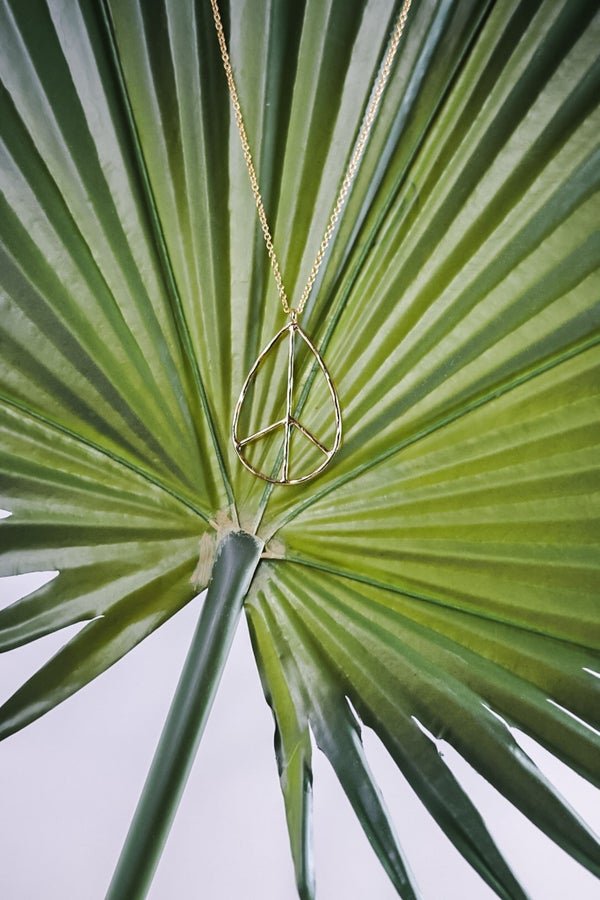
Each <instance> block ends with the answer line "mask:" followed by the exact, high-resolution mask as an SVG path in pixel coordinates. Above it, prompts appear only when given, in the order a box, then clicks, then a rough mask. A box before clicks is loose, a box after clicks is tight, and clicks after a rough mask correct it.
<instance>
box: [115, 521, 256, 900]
mask: <svg viewBox="0 0 600 900" xmlns="http://www.w3.org/2000/svg"><path fill="white" fill-rule="evenodd" d="M262 548H263V544H262V542H261V541H260V540H258V539H257V538H255V537H253V536H252V535H249V534H246V533H245V532H230V533H229V534H227V535H226V536H225V537H224V538H223V540H222V541H221V543H220V545H219V547H218V548H217V553H216V557H215V562H214V565H213V570H212V577H211V581H210V583H209V586H208V592H207V595H206V599H205V601H204V604H203V606H202V611H201V613H200V618H199V620H198V625H197V627H196V631H195V633H194V636H193V638H192V642H191V645H190V649H189V651H188V655H187V659H186V661H185V664H184V667H183V671H182V673H181V677H180V679H179V683H178V685H177V688H176V691H175V695H174V697H173V701H172V703H171V708H170V710H169V714H168V716H167V719H166V722H165V725H164V728H163V732H162V734H161V737H160V740H159V743H158V747H157V749H156V753H155V755H154V759H153V761H152V765H151V766H150V771H149V773H148V776H147V778H146V783H145V785H144V788H143V791H142V795H141V797H140V800H139V802H138V806H137V809H136V811H135V814H134V817H133V820H132V823H131V826H130V828H129V832H128V834H127V837H126V839H125V844H124V846H123V850H122V852H121V856H120V858H119V861H118V863H117V868H116V870H115V873H114V876H113V879H112V881H111V884H110V886H109V889H108V893H107V895H106V900H142V898H143V897H145V896H146V893H147V891H148V889H149V887H150V883H151V881H152V877H153V875H154V872H155V870H156V867H157V865H158V862H159V859H160V855H161V852H162V849H163V847H164V844H165V842H166V839H167V836H168V833H169V829H170V827H171V824H172V821H173V818H174V816H175V812H176V810H177V806H178V805H179V800H180V799H181V795H182V793H183V790H184V788H185V784H186V782H187V778H188V775H189V773H190V770H191V767H192V763H193V761H194V758H195V755H196V751H197V749H198V745H199V743H200V738H201V737H202V733H203V731H204V726H205V724H206V720H207V718H208V714H209V712H210V710H211V707H212V703H213V700H214V697H215V694H216V691H217V687H218V685H219V681H220V680H221V675H222V672H223V669H224V667H225V662H226V660H227V657H228V655H229V650H230V648H231V644H232V641H233V637H234V634H235V630H236V626H237V623H238V620H239V618H240V614H241V611H242V604H243V601H244V597H245V596H246V593H247V591H248V588H249V586H250V583H251V581H252V577H253V575H254V572H255V570H256V567H257V565H258V561H259V559H260V554H261V552H262Z"/></svg>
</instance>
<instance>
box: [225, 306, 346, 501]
mask: <svg viewBox="0 0 600 900" xmlns="http://www.w3.org/2000/svg"><path fill="white" fill-rule="evenodd" d="M286 337H287V355H286V356H285V357H284V358H283V359H282V354H281V349H282V346H281V345H282V344H284V343H285V339H286ZM276 356H277V357H279V361H278V360H277V359H276V358H275V357H276ZM299 357H303V359H302V363H301V364H302V368H303V370H305V371H306V370H308V369H312V374H311V376H310V384H308V386H307V381H308V379H306V380H305V383H304V384H301V385H300V388H301V389H300V391H299V392H298V393H299V395H300V396H302V388H304V392H305V397H304V402H303V404H302V406H301V410H302V411H301V413H297V416H298V417H297V418H296V416H295V415H294V413H295V411H296V408H297V407H296V406H295V405H294V404H295V403H297V402H298V398H297V397H296V396H295V395H296V393H297V392H296V390H295V387H296V385H295V380H296V379H295V372H296V368H297V366H298V364H299V363H298V358H299ZM311 362H313V363H314V362H316V363H317V365H316V366H314V365H312V366H310V363H311ZM282 369H283V371H282ZM260 370H263V372H264V370H267V371H266V372H264V374H265V378H264V379H263V384H262V392H261V385H259V381H260V375H262V373H261V372H260ZM282 382H285V397H282V408H281V409H279V410H277V405H276V404H275V405H273V404H272V403H271V402H270V398H272V397H273V394H274V392H275V391H281V388H282V387H283V384H282ZM251 394H252V396H251ZM265 408H266V410H267V414H270V413H271V412H272V410H273V409H275V414H274V415H273V420H272V421H270V422H268V423H267V424H264V423H263V421H260V419H261V417H260V415H259V416H258V417H257V415H256V410H257V409H259V410H263V409H265ZM245 412H247V413H248V415H247V416H246V417H245V415H244V414H245ZM245 418H246V421H244V419H245ZM257 419H258V420H257ZM241 422H243V427H242V426H241V424H240V423H241ZM257 426H258V427H257ZM244 431H245V434H244ZM232 439H233V446H234V447H235V452H236V453H237V455H238V456H239V458H240V460H241V461H242V463H243V464H244V466H245V467H246V468H247V469H248V471H250V472H252V474H253V475H256V476H257V477H258V478H263V479H264V480H265V481H270V482H271V483H273V484H290V485H291V484H302V482H304V481H308V480H309V479H310V478H314V477H315V476H316V475H319V474H320V473H321V472H322V471H323V469H325V467H326V466H328V465H329V463H330V462H331V460H332V458H333V456H334V455H335V453H336V452H337V451H338V449H339V447H340V444H341V441H342V415H341V412H340V404H339V400H338V396H337V393H336V390H335V387H334V385H333V382H332V380H331V376H330V375H329V372H328V371H327V368H326V366H325V363H324V362H323V359H322V357H321V355H320V353H319V352H318V350H317V349H316V348H315V346H314V345H313V343H312V341H311V340H310V338H309V337H308V336H307V334H306V333H305V332H304V331H303V330H302V328H300V325H299V324H298V322H297V320H296V317H295V316H292V319H291V321H290V322H289V323H288V324H287V325H284V326H283V328H281V329H280V330H279V331H278V332H277V334H276V335H275V337H274V338H272V340H271V341H269V343H268V344H267V346H266V347H265V348H264V350H262V352H261V353H260V354H259V356H258V357H257V359H256V362H255V363H254V365H253V366H252V368H251V369H250V371H249V372H248V375H247V377H246V380H245V381H244V384H243V387H242V390H241V393H240V396H239V400H238V402H237V404H236V407H235V412H234V415H233V424H232Z"/></svg>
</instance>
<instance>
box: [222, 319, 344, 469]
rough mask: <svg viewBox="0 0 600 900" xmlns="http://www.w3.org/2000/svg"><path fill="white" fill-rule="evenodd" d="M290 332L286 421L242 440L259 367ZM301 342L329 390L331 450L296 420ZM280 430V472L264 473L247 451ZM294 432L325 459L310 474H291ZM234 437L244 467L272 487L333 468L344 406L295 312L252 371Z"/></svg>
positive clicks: (240, 402) (235, 421)
mask: <svg viewBox="0 0 600 900" xmlns="http://www.w3.org/2000/svg"><path fill="white" fill-rule="evenodd" d="M286 333H287V335H288V354H287V387H286V406H285V415H284V416H283V418H281V419H278V420H277V421H276V422H272V423H271V424H270V425H267V426H266V427H264V428H261V429H260V430H259V431H255V432H254V433H253V434H249V435H246V436H245V437H241V436H240V434H239V420H240V413H241V411H242V408H243V406H244V401H245V400H246V396H247V394H248V390H249V389H250V387H251V385H252V384H253V382H254V381H255V379H256V376H257V373H258V370H259V368H260V367H261V365H262V364H263V363H264V361H265V360H266V358H267V357H268V355H269V354H270V353H271V352H272V351H273V350H274V349H275V348H276V345H277V343H278V342H279V341H280V340H281V339H282V338H284V335H285V334H286ZM298 339H300V340H301V341H303V342H304V344H305V345H306V346H307V348H308V350H309V351H310V353H311V354H312V356H313V357H314V359H315V360H316V362H317V364H318V366H319V369H320V371H321V374H322V375H323V377H324V379H325V384H326V385H327V388H328V394H329V399H330V401H331V407H332V413H333V419H334V421H335V437H334V439H333V444H332V446H331V447H329V448H328V447H327V446H326V445H325V443H323V441H322V440H319V438H318V437H316V436H315V435H314V434H313V433H312V431H311V430H310V429H309V428H307V427H305V426H304V425H303V424H302V422H300V421H299V419H296V418H295V417H294V415H293V411H294V407H293V400H294V363H295V343H296V341H297V340H298ZM279 429H281V430H282V431H283V442H282V449H283V453H281V451H280V453H279V456H278V466H277V468H276V470H275V471H274V472H272V473H271V474H267V473H266V472H261V471H260V469H258V468H256V466H254V465H253V464H252V463H251V462H250V460H249V459H248V456H247V454H246V453H245V450H246V448H248V447H249V445H250V444H253V443H254V442H256V441H260V440H261V439H262V438H264V437H266V436H267V435H269V434H272V432H275V431H277V430H279ZM294 429H297V431H298V432H299V433H301V434H302V435H304V437H305V438H306V439H307V440H308V441H310V442H311V443H312V444H313V445H314V447H316V448H317V449H318V450H319V451H320V455H321V456H322V457H323V458H322V460H321V461H320V462H319V463H318V464H317V465H316V466H315V467H314V468H312V469H311V470H310V471H308V472H304V473H300V472H297V473H292V471H291V469H292V468H293V467H292V465H291V459H290V440H291V437H292V433H293V431H294ZM231 436H232V440H233V446H234V447H235V452H236V453H237V455H238V456H239V458H240V460H241V461H242V463H243V464H244V466H245V467H246V468H247V469H248V471H249V472H252V474H253V475H256V476H257V477H258V478H262V479H264V480H265V481H270V482H271V483H272V484H302V482H304V481H308V480H309V479H310V478H315V476H316V475H319V474H320V473H321V472H322V471H323V469H325V468H326V466H328V465H329V463H330V462H331V460H332V458H333V456H334V455H335V453H337V451H338V449H339V447H340V444H341V441H342V414H341V412H340V403H339V400H338V396H337V393H336V390H335V387H334V386H333V382H332V380H331V376H330V375H329V372H328V371H327V368H326V366H325V363H324V362H323V359H322V357H321V355H320V353H319V351H318V350H317V349H316V347H315V346H314V344H313V343H312V341H311V340H310V338H309V337H308V335H307V334H306V333H305V332H304V331H303V330H302V329H301V328H300V326H299V324H298V321H297V317H296V314H295V312H294V311H292V313H291V321H290V322H288V324H287V325H284V326H283V328H281V329H280V330H279V331H278V332H277V334H276V335H275V337H274V338H272V339H271V340H270V341H269V343H268V344H267V346H266V347H265V348H264V350H263V351H262V352H261V353H260V354H259V356H258V357H257V359H256V362H255V363H254V365H253V366H252V368H251V369H250V371H249V372H248V375H247V377H246V380H245V381H244V384H243V387H242V390H241V393H240V396H239V400H238V402H237V404H236V407H235V412H234V414H233V424H232V429H231Z"/></svg>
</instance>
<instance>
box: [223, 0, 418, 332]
mask: <svg viewBox="0 0 600 900" xmlns="http://www.w3.org/2000/svg"><path fill="white" fill-rule="evenodd" d="M410 4H411V0H404V3H403V4H402V8H401V10H400V12H399V14H398V17H397V19H396V22H395V24H394V28H393V29H392V33H391V35H390V38H389V41H388V45H387V49H386V52H385V56H384V58H383V62H382V63H381V66H380V68H379V72H378V74H377V78H376V79H375V83H374V85H373V89H372V91H371V97H370V99H369V105H368V106H367V110H366V112H365V114H364V116H363V120H362V122H361V126H360V130H359V132H358V137H357V139H356V143H355V145H354V150H353V152H352V156H351V157H350V162H349V163H348V168H347V169H346V174H345V175H344V178H343V181H342V184H341V187H340V190H339V193H338V196H337V199H336V201H335V205H334V207H333V211H332V213H331V216H330V218H329V222H328V224H327V228H326V229H325V234H324V235H323V240H322V241H321V246H320V247H319V249H318V251H317V255H316V257H315V261H314V263H313V264H312V268H311V270H310V272H309V275H308V279H307V282H306V284H305V286H304V290H303V291H302V294H301V296H300V300H299V302H298V305H297V306H296V307H293V306H290V302H289V300H288V296H287V293H286V290H285V287H284V285H283V279H282V277H281V269H280V267H279V261H278V259H277V254H276V253H275V247H274V246H273V236H272V234H271V229H270V228H269V223H268V221H267V214H266V213H265V207H264V203H263V200H262V197H261V194H260V189H259V186H258V178H257V177H256V169H255V168H254V162H253V160H252V153H251V152H250V144H249V143H248V135H247V133H246V126H245V125H244V119H243V117H242V109H241V106H240V100H239V96H238V92H237V88H236V86H235V79H234V77H233V69H232V68H231V60H230V58H229V52H228V50H227V42H226V40H225V32H224V31H223V22H222V21H221V14H220V12H219V6H218V2H217V0H210V5H211V7H212V12H213V18H214V20H215V28H216V31H217V38H218V41H219V48H220V50H221V59H222V60H223V68H224V69H225V75H226V78H227V86H228V88H229V94H230V97H231V103H232V106H233V112H234V115H235V121H236V124H237V128H238V131H239V134H240V140H241V143H242V152H243V154H244V160H245V162H246V168H247V169H248V175H249V177H250V186H251V188H252V193H253V194H254V201H255V203H256V210H257V212H258V218H259V221H260V227H261V229H262V233H263V236H264V239H265V245H266V248H267V253H268V254H269V260H270V261H271V268H272V270H273V275H274V277H275V283H276V285H277V293H278V294H279V299H280V300H281V305H282V306H283V310H284V312H285V313H286V314H287V315H290V316H291V317H292V319H293V320H294V321H295V320H296V319H297V317H298V316H299V315H300V314H301V313H302V310H303V309H304V307H305V306H306V302H307V300H308V298H309V296H310V292H311V290H312V288H313V285H314V283H315V281H316V278H317V275H318V273H319V269H320V268H321V264H322V263H323V260H324V258H325V253H326V252H327V248H328V246H329V243H330V241H331V238H332V237H333V233H334V231H335V227H336V225H337V223H338V219H339V218H340V215H341V213H342V209H343V208H344V204H345V202H346V199H347V197H348V193H349V191H350V188H351V187H352V183H353V181H354V179H355V177H356V173H357V171H358V167H359V164H360V161H361V159H362V155H363V153H364V151H365V147H366V145H367V141H368V139H369V135H370V133H371V129H372V128H373V123H374V122H375V118H376V116H377V110H378V109H379V104H380V103H381V97H382V95H383V92H384V90H385V86H386V84H387V82H388V80H389V77H390V74H391V71H392V65H393V62H394V58H395V56H396V52H397V50H398V46H399V44H400V39H401V37H402V32H403V31H404V26H405V25H406V20H407V18H408V12H409V10H410Z"/></svg>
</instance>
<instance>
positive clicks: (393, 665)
mask: <svg viewBox="0 0 600 900" xmlns="http://www.w3.org/2000/svg"><path fill="white" fill-rule="evenodd" d="M289 577H290V576H289V574H288V573H286V570H285V569H284V568H283V567H281V569H280V568H279V567H278V568H277V569H276V570H275V572H274V574H273V581H272V589H273V599H272V600H271V604H272V605H273V604H277V605H279V604H280V603H283V602H284V600H283V598H284V596H285V597H286V598H289V599H287V600H286V601H285V603H286V604H287V605H289V606H291V607H292V608H293V609H294V610H295V612H296V614H297V615H298V616H299V617H300V618H301V619H302V621H303V622H304V623H305V624H306V627H307V629H308V630H309V631H310V633H311V634H312V635H314V638H315V639H316V640H317V641H318V644H319V646H320V647H321V649H322V651H323V652H325V653H326V656H327V658H328V659H329V661H330V665H332V666H334V667H335V669H336V670H337V672H338V676H339V677H340V678H341V685H342V690H344V692H346V693H347V694H348V696H349V697H350V699H351V700H352V702H353V704H354V705H355V707H356V708H357V709H358V711H359V712H360V714H361V715H362V716H363V719H364V721H365V722H366V723H367V724H369V725H371V726H372V727H374V728H375V730H376V731H377V732H378V733H379V734H380V736H381V738H382V740H384V742H385V743H386V745H387V746H388V749H390V752H392V755H394V758H396V759H397V761H398V754H399V753H400V749H399V745H400V746H402V741H403V737H401V736H403V735H404V730H405V728H406V725H407V724H408V723H409V722H410V725H411V727H416V726H415V722H414V719H417V720H418V721H419V722H420V723H422V725H423V726H424V727H425V728H426V729H427V730H428V731H430V732H431V733H432V734H433V735H434V736H435V737H436V738H438V739H439V738H444V739H445V740H448V741H449V742H450V743H451V744H452V745H453V746H454V747H455V748H456V749H457V750H458V751H459V752H460V753H461V755H462V756H464V758H465V759H466V760H467V761H468V762H469V763H470V764H471V765H473V767H474V768H475V769H477V771H479V772H480V773H481V774H482V775H484V777H485V778H487V780H488V781H490V783H492V784H493V785H494V786H496V787H497V788H498V789H499V790H500V791H501V793H502V794H503V795H504V796H506V797H508V798H509V799H510V800H511V801H512V802H513V803H514V804H515V805H516V806H517V807H518V808H519V809H521V811H522V812H523V813H524V814H525V815H527V816H528V817H529V818H530V819H531V820H532V821H533V822H535V823H536V824H537V825H538V826H539V827H540V828H542V829H543V830H544V831H546V833H547V834H548V835H549V836H550V837H552V838H553V839H554V840H556V841H557V842H558V843H560V844H561V845H562V846H564V847H565V849H568V852H570V853H571V854H572V855H574V856H576V858H578V859H579V860H580V861H581V862H582V863H583V864H584V865H586V866H588V867H589V868H590V869H591V870H592V871H596V872H597V871H598V862H599V846H598V844H597V842H596V840H595V838H594V837H593V835H592V834H591V832H590V831H589V830H588V829H587V826H585V825H584V824H583V823H582V822H581V821H580V820H579V819H578V817H577V816H576V814H575V813H573V812H572V811H571V810H570V809H569V808H568V807H567V806H566V805H565V804H564V802H563V801H562V800H561V799H560V797H559V796H558V795H557V793H556V791H555V790H554V788H553V787H552V786H551V785H550V784H549V783H548V782H547V781H546V780H545V778H544V777H543V776H542V775H541V773H539V771H538V770H537V769H536V767H535V766H534V764H533V763H532V762H531V760H530V759H529V758H528V757H527V756H526V754H525V753H524V752H523V751H522V750H521V749H520V748H519V747H518V745H517V744H516V742H515V741H514V739H513V737H512V736H511V734H510V732H509V731H508V729H507V728H506V727H505V725H503V724H502V723H501V722H499V721H498V719H497V718H496V717H495V716H494V715H493V712H492V711H491V710H489V709H488V704H489V702H490V698H488V696H487V691H486V682H487V681H488V680H489V681H490V682H491V683H492V686H493V678H494V676H495V677H496V680H501V679H502V672H501V671H498V670H497V667H486V665H485V662H484V661H482V660H476V659H475V657H474V654H471V653H468V654H465V653H464V651H463V650H462V648H461V647H460V646H458V647H457V646H455V645H454V644H453V642H450V641H448V640H446V639H444V638H441V637H440V636H438V635H437V634H436V633H435V632H433V633H432V632H430V631H428V630H426V629H424V628H422V627H419V626H416V625H415V624H413V623H410V622H409V621H408V620H407V619H406V618H405V616H398V615H397V614H392V613H391V612H390V611H389V610H386V611H385V613H382V616H381V617H379V616H376V615H375V616H374V615H373V612H374V610H373V599H374V597H375V596H377V594H376V592H375V591H374V590H373V589H372V590H371V591H370V592H368V594H367V596H366V597H365V596H364V595H363V593H362V591H361V590H356V589H355V588H354V587H352V586H351V584H350V583H344V582H343V581H338V582H336V583H335V587H332V582H330V581H328V580H327V579H324V578H323V576H322V575H319V574H317V573H315V574H310V575H306V576H305V577H303V579H302V588H301V589H300V588H298V587H297V588H296V591H295V594H294V595H293V596H292V594H291V593H290V589H289ZM296 583H297V580H296ZM386 600H387V601H388V602H387V603H386ZM390 600H391V602H392V603H393V602H394V597H392V598H386V597H385V595H381V597H380V602H381V603H382V606H388V605H391V604H390ZM409 602H410V601H409ZM412 605H417V604H416V601H412ZM457 659H458V662H457ZM469 668H471V669H473V671H474V672H479V671H481V672H482V673H483V677H482V679H481V683H480V684H478V685H477V688H478V690H477V692H476V691H475V690H474V687H475V685H473V686H471V684H469V681H471V682H472V680H473V679H469V676H468V674H467V671H468V669H469ZM488 670H491V673H490V677H489V679H486V677H485V675H486V674H487V671H488ZM494 670H495V671H494ZM574 674H575V675H576V676H577V674H578V673H577V669H575V672H574ZM588 681H589V684H590V687H589V693H590V694H591V693H592V691H593V690H594V688H593V687H592V686H591V682H592V681H593V678H592V676H589V679H588ZM524 687H525V688H526V687H527V685H526V684H525V685H524ZM514 694H515V695H516V691H514ZM534 697H535V692H532V693H531V694H530V698H531V700H533V698H534ZM537 703H538V712H539V713H540V714H541V715H544V711H543V710H544V707H543V705H542V704H544V705H545V706H546V707H547V710H548V711H547V713H546V717H547V718H548V719H552V718H553V717H554V718H555V719H556V717H555V716H553V713H554V710H553V709H552V705H551V704H549V703H548V702H547V700H545V698H543V696H542V695H541V693H539V692H538V694H537ZM507 712H508V716H509V717H510V715H511V713H510V710H508V711H507ZM560 718H561V717H558V720H559V721H560ZM562 718H563V719H564V720H566V722H568V720H569V717H568V716H567V715H566V714H563V716H562ZM396 721H397V722H398V727H400V725H401V724H402V722H404V725H403V728H402V731H400V732H399V734H395V725H394V727H392V724H391V723H392V722H394V723H396ZM574 724H576V723H574ZM565 727H566V728H567V729H569V727H570V726H569V725H566V726H565ZM577 730H578V731H579V732H580V734H581V732H585V731H586V730H587V731H588V738H587V742H586V741H585V738H582V737H580V736H579V735H578V738H579V741H583V742H586V743H587V744H588V747H589V748H590V754H589V760H590V764H591V765H592V766H593V768H592V773H595V775H596V777H597V776H598V762H597V761H598V749H599V747H600V744H599V742H598V739H597V737H595V735H594V733H593V732H592V731H591V730H590V729H585V727H584V726H580V727H579V728H578V729H577ZM394 735H395V736H394ZM534 736H535V735H534ZM571 738H572V733H571ZM558 741H559V742H560V741H561V736H560V732H559V737H558ZM562 741H563V747H564V751H563V752H564V754H566V753H567V746H566V741H565V739H564V734H563V736H562ZM579 741H578V742H579ZM592 750H594V751H595V755H594V756H593V755H592V752H591V751H592ZM402 752H406V748H404V750H403V751H402ZM592 761H593V762H592ZM398 764H399V765H400V762H399V761H398ZM407 777H408V778H409V780H411V779H410V777H409V775H408V773H407ZM413 777H414V776H413ZM411 783H413V786H415V787H416V785H415V784H414V782H411ZM416 789H417V788H416ZM417 792H418V793H419V795H420V796H421V797H422V799H424V801H425V802H427V800H426V795H427V792H426V791H425V790H424V787H423V785H422V784H421V785H420V787H419V788H418V789H417ZM440 824H442V823H441V822H440ZM442 827H444V826H442ZM470 855H471V854H469V857H470ZM471 861H473V860H471ZM484 877H485V876H484Z"/></svg>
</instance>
